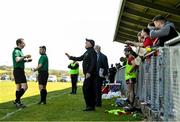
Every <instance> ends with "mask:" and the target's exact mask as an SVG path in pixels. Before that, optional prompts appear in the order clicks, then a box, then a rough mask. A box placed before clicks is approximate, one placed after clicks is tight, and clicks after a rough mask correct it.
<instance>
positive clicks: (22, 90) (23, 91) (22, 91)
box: [19, 88, 25, 98]
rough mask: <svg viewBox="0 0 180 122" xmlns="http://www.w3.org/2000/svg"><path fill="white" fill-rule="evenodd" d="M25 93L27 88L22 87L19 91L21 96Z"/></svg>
mask: <svg viewBox="0 0 180 122" xmlns="http://www.w3.org/2000/svg"><path fill="white" fill-rule="evenodd" d="M24 93H25V90H24V89H23V88H21V89H20V91H19V97H20V98H21V97H22V96H23V94H24Z"/></svg>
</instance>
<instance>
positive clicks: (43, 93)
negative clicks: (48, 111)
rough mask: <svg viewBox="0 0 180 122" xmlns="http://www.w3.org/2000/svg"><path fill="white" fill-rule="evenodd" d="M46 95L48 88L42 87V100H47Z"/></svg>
mask: <svg viewBox="0 0 180 122" xmlns="http://www.w3.org/2000/svg"><path fill="white" fill-rule="evenodd" d="M46 96H47V90H46V89H42V90H41V101H42V102H46Z"/></svg>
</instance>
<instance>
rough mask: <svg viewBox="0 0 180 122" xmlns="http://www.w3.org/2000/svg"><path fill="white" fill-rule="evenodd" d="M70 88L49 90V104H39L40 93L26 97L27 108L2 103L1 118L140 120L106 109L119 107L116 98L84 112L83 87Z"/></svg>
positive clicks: (32, 119) (31, 119) (29, 119)
mask: <svg viewBox="0 0 180 122" xmlns="http://www.w3.org/2000/svg"><path fill="white" fill-rule="evenodd" d="M69 91H70V88H68V89H64V90H58V91H53V92H48V96H47V104H46V105H38V104H37V103H38V101H39V95H36V96H31V97H28V98H24V99H23V100H22V101H23V103H25V105H27V108H24V109H17V108H16V107H15V106H14V105H13V103H12V102H6V103H2V104H0V120H3V121H133V120H134V121H139V120H140V118H139V117H133V115H121V116H116V115H113V114H108V113H105V110H110V109H118V108H117V107H115V106H111V104H114V101H115V99H110V100H103V107H101V108H96V111H91V112H84V111H82V109H83V108H84V107H85V102H84V99H83V95H82V89H81V87H78V93H77V94H76V95H71V94H69Z"/></svg>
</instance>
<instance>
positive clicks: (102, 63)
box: [97, 52, 109, 76]
mask: <svg viewBox="0 0 180 122" xmlns="http://www.w3.org/2000/svg"><path fill="white" fill-rule="evenodd" d="M97 55H98V54H97ZM100 68H103V69H104V72H103V76H106V75H108V68H109V66H108V59H107V56H106V55H104V54H103V53H101V52H100V53H99V58H98V60H97V73H98V75H99V70H100Z"/></svg>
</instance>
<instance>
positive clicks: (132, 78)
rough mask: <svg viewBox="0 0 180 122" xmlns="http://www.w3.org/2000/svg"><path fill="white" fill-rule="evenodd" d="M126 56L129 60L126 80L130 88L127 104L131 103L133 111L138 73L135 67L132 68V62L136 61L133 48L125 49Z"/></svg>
mask: <svg viewBox="0 0 180 122" xmlns="http://www.w3.org/2000/svg"><path fill="white" fill-rule="evenodd" d="M124 53H125V56H126V58H127V62H126V66H125V80H126V84H127V86H128V97H127V102H128V103H129V105H130V106H129V107H130V108H129V109H130V110H131V109H132V108H133V107H134V106H133V103H134V98H135V93H134V87H135V83H136V77H137V74H136V71H135V67H132V64H133V63H132V62H133V61H134V59H135V56H134V54H135V53H134V52H133V50H132V48H131V47H126V48H125V49H124Z"/></svg>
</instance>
